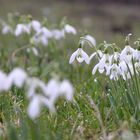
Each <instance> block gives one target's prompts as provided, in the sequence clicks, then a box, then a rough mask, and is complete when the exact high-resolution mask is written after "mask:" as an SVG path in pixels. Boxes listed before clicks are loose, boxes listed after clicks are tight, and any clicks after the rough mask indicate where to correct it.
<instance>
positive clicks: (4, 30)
mask: <svg viewBox="0 0 140 140" xmlns="http://www.w3.org/2000/svg"><path fill="white" fill-rule="evenodd" d="M12 32H13V30H12V28H11V27H10V26H9V25H7V24H4V25H3V28H2V33H3V34H8V33H12Z"/></svg>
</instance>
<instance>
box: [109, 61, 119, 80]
mask: <svg viewBox="0 0 140 140" xmlns="http://www.w3.org/2000/svg"><path fill="white" fill-rule="evenodd" d="M107 75H110V79H114V80H118V78H119V75H121V69H120V67H119V66H118V65H117V64H115V63H114V64H112V65H111V66H110V67H109V69H108V71H107Z"/></svg>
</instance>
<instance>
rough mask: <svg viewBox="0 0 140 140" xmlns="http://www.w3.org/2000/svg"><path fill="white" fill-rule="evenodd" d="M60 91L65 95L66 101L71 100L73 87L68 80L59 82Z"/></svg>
mask: <svg viewBox="0 0 140 140" xmlns="http://www.w3.org/2000/svg"><path fill="white" fill-rule="evenodd" d="M59 90H60V93H61V94H62V95H64V96H65V97H66V99H67V100H68V101H72V99H73V93H74V89H73V86H72V85H71V83H70V82H69V81H68V80H64V81H62V83H61V84H60V89H59Z"/></svg>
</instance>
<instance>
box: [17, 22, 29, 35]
mask: <svg viewBox="0 0 140 140" xmlns="http://www.w3.org/2000/svg"><path fill="white" fill-rule="evenodd" d="M22 33H27V34H29V33H30V27H29V26H28V25H26V24H17V26H16V29H15V36H19V35H21V34H22Z"/></svg>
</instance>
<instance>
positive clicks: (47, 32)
mask: <svg viewBox="0 0 140 140" xmlns="http://www.w3.org/2000/svg"><path fill="white" fill-rule="evenodd" d="M37 34H38V35H42V36H45V37H46V38H51V37H52V36H53V34H52V32H51V31H50V30H48V29H47V28H46V27H42V28H41V29H40V30H39V31H38V33H37Z"/></svg>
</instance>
